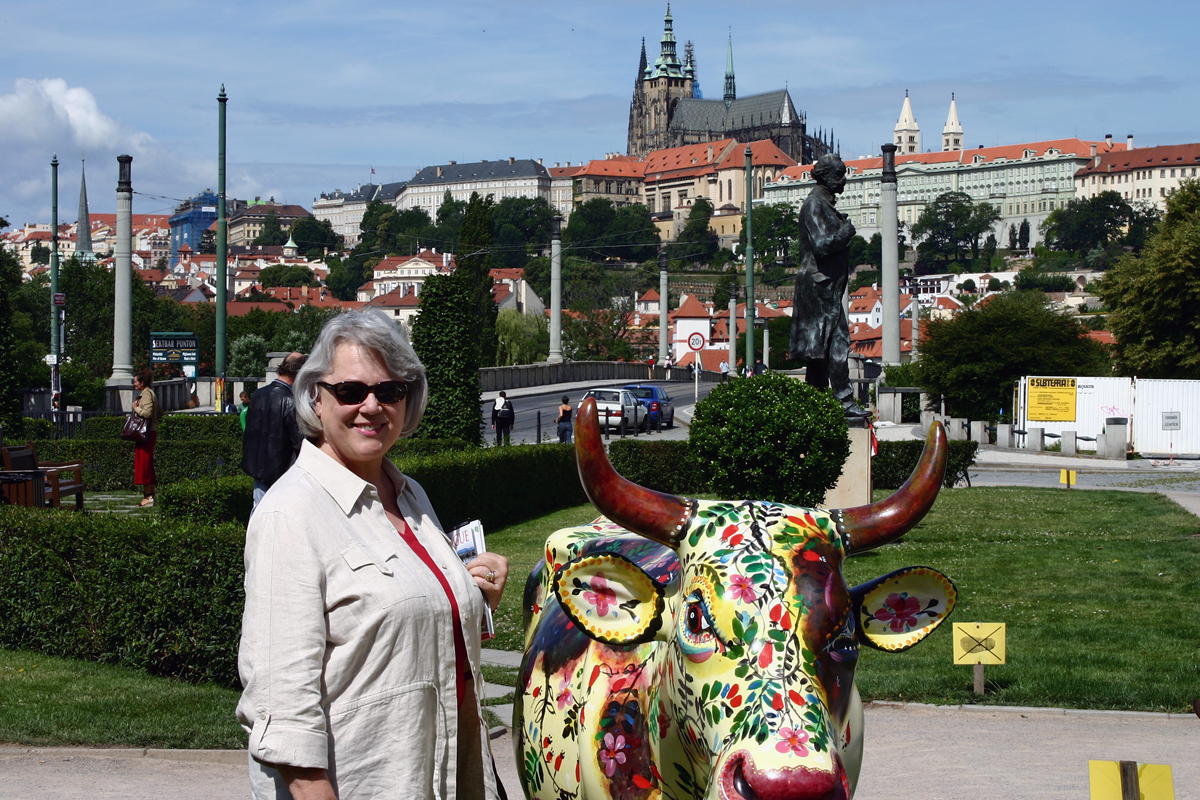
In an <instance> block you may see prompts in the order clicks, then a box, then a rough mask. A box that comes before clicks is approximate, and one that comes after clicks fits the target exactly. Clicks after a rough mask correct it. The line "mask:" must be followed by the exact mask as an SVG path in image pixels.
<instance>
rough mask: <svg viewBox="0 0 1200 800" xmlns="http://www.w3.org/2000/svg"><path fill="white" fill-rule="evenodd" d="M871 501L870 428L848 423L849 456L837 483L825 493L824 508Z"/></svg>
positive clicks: (865, 503) (849, 505)
mask: <svg viewBox="0 0 1200 800" xmlns="http://www.w3.org/2000/svg"><path fill="white" fill-rule="evenodd" d="M870 502H871V430H870V428H867V427H866V426H865V423H864V426H863V427H857V426H856V425H855V423H854V422H851V423H850V457H849V458H848V459H846V465H845V466H844V467H842V477H840V478H838V482H837V485H836V486H834V487H833V488H832V489H830V490H829V491H828V492H827V493H826V494H825V503H824V506H825V508H854V507H855V506H865V505H867V504H869V503H870Z"/></svg>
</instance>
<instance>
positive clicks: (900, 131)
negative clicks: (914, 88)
mask: <svg viewBox="0 0 1200 800" xmlns="http://www.w3.org/2000/svg"><path fill="white" fill-rule="evenodd" d="M895 133H896V137H895V142H896V151H897V152H898V153H900V154H901V155H908V154H910V153H919V152H921V127H920V126H919V125H917V118H916V117H914V116H913V110H912V103H911V102H910V101H909V99H908V89H905V90H904V106H903V107H902V108H901V109H900V120H899V121H898V122H897V123H896V130H895Z"/></svg>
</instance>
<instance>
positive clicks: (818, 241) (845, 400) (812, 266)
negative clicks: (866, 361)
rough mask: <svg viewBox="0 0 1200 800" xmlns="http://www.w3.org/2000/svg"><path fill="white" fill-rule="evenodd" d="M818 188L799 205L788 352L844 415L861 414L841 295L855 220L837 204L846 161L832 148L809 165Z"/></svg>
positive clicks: (847, 273) (844, 288)
mask: <svg viewBox="0 0 1200 800" xmlns="http://www.w3.org/2000/svg"><path fill="white" fill-rule="evenodd" d="M812 175H813V180H815V181H816V182H817V186H816V188H814V189H813V190H812V192H811V193H810V194H809V195H808V197H807V198H806V199H805V201H804V205H803V206H801V207H800V239H799V245H800V247H799V252H800V263H799V273H798V274H797V276H796V296H795V300H794V302H793V305H792V340H791V343H790V347H789V355H790V356H791V358H792V359H793V360H796V361H805V362H807V369H806V371H805V376H806V377H805V380H806V382H807V383H809V384H811V385H813V386H818V387H822V388H823V387H825V386H829V387H830V388H831V389H833V396H834V397H836V398H837V400H838V402H840V403H841V404H842V407H843V408H844V409H845V410H846V416H847V417H865V416H867V412H866V411H864V410H863V409H862V408H860V407H859V406H858V404H857V403H855V402H854V390H853V389H852V388H851V386H850V368H849V366H848V364H847V363H846V362H847V359H848V358H849V356H850V324H849V321H848V320H847V318H846V307H845V306H844V305H842V296H843V295H844V294H845V292H846V283H847V281H848V280H849V278H850V259H849V252H850V240H851V239H852V238H853V237H854V225H853V224H852V223H851V222H850V219H849V217H847V216H846V215H845V214H843V213H841V212H840V211H838V210H837V207H836V203H837V195H839V194H841V193H842V190H843V189H845V188H846V165H845V164H843V163H842V159H841V158H840V157H838V156H837V155H835V154H832V153H830V154H828V155H824V156H821V158H820V160H819V161H817V163H816V164H815V165H813V170H812Z"/></svg>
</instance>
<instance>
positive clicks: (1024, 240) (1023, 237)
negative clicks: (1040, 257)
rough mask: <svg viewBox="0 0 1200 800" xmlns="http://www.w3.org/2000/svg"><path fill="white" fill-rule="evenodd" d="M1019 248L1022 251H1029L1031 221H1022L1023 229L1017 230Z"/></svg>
mask: <svg viewBox="0 0 1200 800" xmlns="http://www.w3.org/2000/svg"><path fill="white" fill-rule="evenodd" d="M1017 247H1018V248H1019V249H1021V250H1028V249H1029V220H1028V219H1023V220H1021V227H1019V228H1017Z"/></svg>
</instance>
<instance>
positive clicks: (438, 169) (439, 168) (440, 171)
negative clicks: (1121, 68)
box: [437, 147, 1096, 178]
mask: <svg viewBox="0 0 1200 800" xmlns="http://www.w3.org/2000/svg"><path fill="white" fill-rule="evenodd" d="M1092 149H1093V150H1095V149H1096V148H1095V147H1093V148H1092ZM450 163H454V162H450ZM437 172H438V177H439V178H440V177H442V168H441V167H438V168H437Z"/></svg>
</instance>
